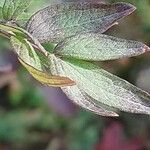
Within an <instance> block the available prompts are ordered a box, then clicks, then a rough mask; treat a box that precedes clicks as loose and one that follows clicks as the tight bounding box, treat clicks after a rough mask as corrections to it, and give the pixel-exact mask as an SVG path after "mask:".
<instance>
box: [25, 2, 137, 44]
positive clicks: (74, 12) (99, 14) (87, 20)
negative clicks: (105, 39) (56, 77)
mask: <svg viewBox="0 0 150 150" xmlns="http://www.w3.org/2000/svg"><path fill="white" fill-rule="evenodd" d="M134 10H135V7H134V6H133V5H131V4H126V3H116V4H102V3H96V2H89V3H87V2H76V3H66V4H56V5H53V6H49V7H47V8H44V9H42V10H40V11H39V12H37V13H36V14H34V15H33V16H32V17H31V18H30V20H29V22H28V23H27V30H28V31H29V33H31V34H32V35H33V36H34V37H35V38H37V39H38V40H39V41H40V42H42V43H44V42H47V41H51V42H58V41H61V40H62V39H64V38H65V37H70V36H72V35H76V34H79V33H87V32H96V33H97V32H100V33H103V32H105V31H106V30H107V29H109V28H110V27H111V26H112V25H114V23H116V21H117V20H119V19H121V18H123V17H124V16H127V15H129V14H130V13H132V12H133V11H134Z"/></svg>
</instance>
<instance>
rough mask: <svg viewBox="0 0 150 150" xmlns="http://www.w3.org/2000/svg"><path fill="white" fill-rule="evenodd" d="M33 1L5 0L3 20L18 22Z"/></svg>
mask: <svg viewBox="0 0 150 150" xmlns="http://www.w3.org/2000/svg"><path fill="white" fill-rule="evenodd" d="M30 3H31V0H5V3H4V5H3V18H4V19H5V20H16V19H17V17H18V16H20V15H21V14H22V13H23V12H24V11H25V10H26V9H27V8H28V7H29V5H30Z"/></svg>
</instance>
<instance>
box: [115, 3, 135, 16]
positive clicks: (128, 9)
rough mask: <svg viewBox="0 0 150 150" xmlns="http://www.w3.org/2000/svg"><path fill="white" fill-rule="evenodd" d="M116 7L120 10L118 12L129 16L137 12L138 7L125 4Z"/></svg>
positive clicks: (118, 4)
mask: <svg viewBox="0 0 150 150" xmlns="http://www.w3.org/2000/svg"><path fill="white" fill-rule="evenodd" d="M115 7H116V9H117V10H118V12H120V13H122V12H125V14H126V15H129V14H131V13H132V12H134V11H135V10H136V7H135V6H134V5H132V4H130V3H124V2H120V3H116V4H115Z"/></svg>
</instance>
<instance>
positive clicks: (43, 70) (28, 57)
mask: <svg viewBox="0 0 150 150" xmlns="http://www.w3.org/2000/svg"><path fill="white" fill-rule="evenodd" d="M11 43H12V46H13V48H14V50H15V52H16V53H17V54H18V57H19V60H20V62H21V63H22V65H23V66H24V67H25V68H26V69H27V70H28V71H29V72H30V73H31V75H32V76H33V77H34V78H35V79H37V80H38V81H40V82H41V83H43V84H46V85H48V86H55V87H62V86H67V85H68V86H70V85H74V81H72V80H70V79H69V78H67V77H60V76H53V75H52V74H51V72H50V65H51V64H50V63H49V61H48V59H47V57H46V56H44V55H43V54H42V53H40V52H37V51H35V50H34V48H33V47H32V45H31V44H30V42H29V41H28V40H27V39H23V38H21V37H15V36H12V37H11ZM49 57H50V56H49Z"/></svg>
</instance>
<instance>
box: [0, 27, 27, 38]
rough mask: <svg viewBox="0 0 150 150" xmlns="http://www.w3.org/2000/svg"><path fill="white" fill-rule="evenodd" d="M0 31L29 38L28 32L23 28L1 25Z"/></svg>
mask: <svg viewBox="0 0 150 150" xmlns="http://www.w3.org/2000/svg"><path fill="white" fill-rule="evenodd" d="M0 30H2V31H4V32H6V33H9V34H11V35H18V36H21V37H27V34H26V32H24V30H23V29H22V28H19V27H14V26H9V25H5V24H0Z"/></svg>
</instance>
